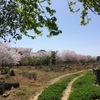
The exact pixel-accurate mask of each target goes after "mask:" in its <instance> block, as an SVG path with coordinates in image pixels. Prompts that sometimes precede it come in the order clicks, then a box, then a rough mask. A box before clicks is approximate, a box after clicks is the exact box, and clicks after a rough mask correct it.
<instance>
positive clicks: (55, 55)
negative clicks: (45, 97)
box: [0, 42, 97, 67]
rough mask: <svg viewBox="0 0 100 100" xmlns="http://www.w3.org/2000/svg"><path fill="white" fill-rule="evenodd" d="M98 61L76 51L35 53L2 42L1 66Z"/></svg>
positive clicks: (0, 51) (43, 51) (42, 51)
mask: <svg viewBox="0 0 100 100" xmlns="http://www.w3.org/2000/svg"><path fill="white" fill-rule="evenodd" d="M96 60H97V58H96V57H92V56H90V55H80V54H76V53H75V52H74V51H70V50H64V51H62V52H58V51H52V50H51V51H45V50H40V51H37V52H33V51H32V48H16V47H11V46H9V45H8V44H6V43H2V42H0V66H1V67H5V66H16V65H17V66H38V65H46V66H48V65H51V66H52V65H70V64H81V65H84V64H86V63H92V62H95V61H96Z"/></svg>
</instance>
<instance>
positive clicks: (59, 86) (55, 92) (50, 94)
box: [38, 73, 81, 100]
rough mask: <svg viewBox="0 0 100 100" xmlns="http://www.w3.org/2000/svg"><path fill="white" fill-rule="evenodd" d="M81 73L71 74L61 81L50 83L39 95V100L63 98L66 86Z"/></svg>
mask: <svg viewBox="0 0 100 100" xmlns="http://www.w3.org/2000/svg"><path fill="white" fill-rule="evenodd" d="M80 74H81V73H78V74H73V75H70V76H66V77H64V78H62V79H61V80H60V81H59V82H57V83H55V84H53V85H50V86H49V87H48V88H46V89H45V90H44V91H43V92H42V94H41V95H39V97H38V100H61V97H62V94H63V91H64V90H65V89H66V86H67V85H68V83H69V82H70V81H71V80H72V79H73V78H75V77H76V76H79V75H80Z"/></svg>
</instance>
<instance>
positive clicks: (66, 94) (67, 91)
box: [61, 74, 84, 100]
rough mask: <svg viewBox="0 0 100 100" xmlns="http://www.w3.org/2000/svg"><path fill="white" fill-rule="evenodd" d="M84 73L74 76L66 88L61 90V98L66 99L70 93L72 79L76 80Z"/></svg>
mask: <svg viewBox="0 0 100 100" xmlns="http://www.w3.org/2000/svg"><path fill="white" fill-rule="evenodd" d="M83 75H84V74H82V75H80V76H77V77H76V78H74V79H73V80H72V81H71V82H70V83H69V84H68V86H67V87H66V90H65V91H64V92H63V97H62V98H61V100H67V99H68V97H69V95H70V93H71V87H72V84H73V82H74V81H76V80H77V79H78V78H79V77H82V76H83Z"/></svg>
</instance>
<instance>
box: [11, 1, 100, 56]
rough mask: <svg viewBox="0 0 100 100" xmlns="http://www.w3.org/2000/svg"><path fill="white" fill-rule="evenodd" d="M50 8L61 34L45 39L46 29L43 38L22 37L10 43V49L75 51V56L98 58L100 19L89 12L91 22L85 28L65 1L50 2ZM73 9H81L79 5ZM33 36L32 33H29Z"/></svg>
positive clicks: (78, 16)
mask: <svg viewBox="0 0 100 100" xmlns="http://www.w3.org/2000/svg"><path fill="white" fill-rule="evenodd" d="M51 1H52V6H51V8H53V9H55V10H56V14H55V16H56V17H57V24H58V27H59V29H61V30H62V34H59V35H58V36H54V37H51V38H47V37H46V35H47V33H48V31H47V29H45V28H44V29H43V34H44V35H43V36H42V37H41V36H38V37H37V38H36V39H33V40H32V39H31V38H28V37H26V36H23V38H22V40H19V41H16V44H15V43H14V42H11V46H12V47H23V48H32V49H33V52H36V51H38V50H41V49H43V50H46V51H48V50H55V51H56V50H57V51H59V52H62V51H63V50H70V51H75V52H76V53H77V54H82V55H91V56H100V28H99V27H100V22H99V21H100V20H99V19H100V18H99V15H95V14H93V13H92V12H91V11H90V12H89V15H88V16H89V17H91V19H92V20H91V21H90V23H89V24H88V25H86V26H80V20H81V19H80V16H81V12H78V13H74V14H73V13H71V12H70V11H69V9H68V5H67V0H51ZM75 8H82V7H81V5H80V4H78V5H76V6H75ZM29 33H30V34H33V35H34V33H33V31H29Z"/></svg>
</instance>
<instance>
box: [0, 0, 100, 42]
mask: <svg viewBox="0 0 100 100" xmlns="http://www.w3.org/2000/svg"><path fill="white" fill-rule="evenodd" d="M77 2H79V3H81V4H82V5H83V10H82V12H81V19H82V20H81V22H80V23H81V25H86V24H87V23H89V21H90V18H88V10H91V11H92V12H93V13H95V14H97V15H100V0H77V1H76V2H73V1H68V6H69V9H70V11H71V12H73V13H74V12H77V11H79V10H80V8H78V9H77V10H76V11H75V10H74V9H73V8H72V6H73V5H75V4H76V3H77ZM50 5H51V1H50V0H0V37H1V38H2V39H3V40H5V41H8V40H9V42H10V41H11V40H12V39H15V40H20V39H21V38H22V35H26V36H28V37H31V38H32V39H34V38H35V37H36V36H35V34H36V35H40V36H42V34H43V33H42V28H43V27H46V28H47V29H48V34H47V36H48V37H51V36H53V35H58V34H60V33H62V31H61V30H59V28H58V26H57V24H56V21H57V18H56V17H55V16H54V14H55V13H56V10H54V9H52V8H51V7H50ZM66 6H67V5H66ZM28 30H33V32H34V33H33V35H30V34H29V33H28Z"/></svg>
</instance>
